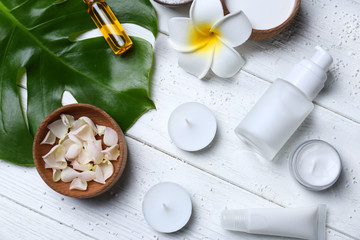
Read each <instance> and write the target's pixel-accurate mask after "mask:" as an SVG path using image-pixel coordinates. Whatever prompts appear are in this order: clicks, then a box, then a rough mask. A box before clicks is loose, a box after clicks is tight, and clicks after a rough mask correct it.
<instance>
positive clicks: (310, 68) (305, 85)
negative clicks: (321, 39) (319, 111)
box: [285, 46, 333, 101]
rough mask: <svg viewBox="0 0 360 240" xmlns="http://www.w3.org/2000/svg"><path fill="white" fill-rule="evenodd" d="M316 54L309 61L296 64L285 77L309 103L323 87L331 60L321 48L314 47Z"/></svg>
mask: <svg viewBox="0 0 360 240" xmlns="http://www.w3.org/2000/svg"><path fill="white" fill-rule="evenodd" d="M315 49H316V52H315V54H314V55H313V56H312V57H311V58H310V59H304V60H302V61H301V62H299V63H298V64H296V65H295V66H294V67H293V68H292V69H291V71H290V72H289V73H288V75H286V77H285V80H287V81H288V82H290V83H291V84H293V85H294V86H295V87H297V88H298V89H299V90H300V91H302V92H303V93H304V94H305V95H306V96H307V97H308V98H309V99H310V100H311V101H312V100H314V98H315V97H316V96H317V95H318V94H319V92H320V91H321V89H322V88H323V87H324V84H325V81H326V78H327V74H326V72H327V71H328V69H329V67H330V65H331V63H332V62H333V58H332V57H331V55H330V54H329V53H328V52H327V51H326V50H324V49H323V48H321V47H320V46H317V47H315Z"/></svg>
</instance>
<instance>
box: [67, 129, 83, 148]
mask: <svg viewBox="0 0 360 240" xmlns="http://www.w3.org/2000/svg"><path fill="white" fill-rule="evenodd" d="M67 136H68V137H69V139H70V140H71V141H72V142H74V143H77V144H79V145H81V144H82V141H81V140H80V139H79V138H77V137H76V136H74V134H72V133H71V132H70V133H69V134H68V135H67Z"/></svg>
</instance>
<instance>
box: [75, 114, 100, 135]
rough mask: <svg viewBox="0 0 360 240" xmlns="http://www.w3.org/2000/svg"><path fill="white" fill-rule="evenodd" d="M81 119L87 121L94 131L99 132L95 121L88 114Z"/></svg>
mask: <svg viewBox="0 0 360 240" xmlns="http://www.w3.org/2000/svg"><path fill="white" fill-rule="evenodd" d="M79 119H80V120H83V121H85V122H86V124H87V125H89V126H90V127H91V128H92V130H93V131H94V133H97V128H96V126H95V124H94V122H93V121H92V120H91V119H90V118H88V117H86V116H83V117H80V118H79Z"/></svg>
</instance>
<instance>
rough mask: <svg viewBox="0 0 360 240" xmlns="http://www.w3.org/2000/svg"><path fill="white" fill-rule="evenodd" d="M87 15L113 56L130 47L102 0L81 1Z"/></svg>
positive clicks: (123, 32) (124, 34)
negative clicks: (85, 7) (86, 7)
mask: <svg viewBox="0 0 360 240" xmlns="http://www.w3.org/2000/svg"><path fill="white" fill-rule="evenodd" d="M83 1H84V3H86V4H87V5H88V7H89V8H88V13H89V15H90V17H91V19H92V20H93V21H94V22H95V24H96V26H97V27H98V28H99V29H100V31H101V33H102V34H103V36H104V38H105V40H106V41H107V42H108V44H109V45H110V47H111V49H112V50H113V51H114V53H115V54H117V55H118V54H122V53H124V52H125V51H127V50H128V49H129V48H130V47H131V46H132V44H133V43H132V41H131V39H130V38H129V36H128V35H127V34H126V32H125V30H124V29H123V27H122V26H121V24H120V22H119V20H118V19H117V18H116V17H115V15H114V13H113V12H112V11H111V9H110V7H109V6H108V5H107V3H106V2H105V1H104V0H83Z"/></svg>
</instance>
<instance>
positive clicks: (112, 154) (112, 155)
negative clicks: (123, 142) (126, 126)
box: [102, 144, 120, 160]
mask: <svg viewBox="0 0 360 240" xmlns="http://www.w3.org/2000/svg"><path fill="white" fill-rule="evenodd" d="M102 152H103V153H104V154H105V158H106V159H107V160H117V159H118V157H119V156H120V150H119V145H118V144H115V145H113V146H111V147H108V148H106V149H105V150H103V151H102Z"/></svg>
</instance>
